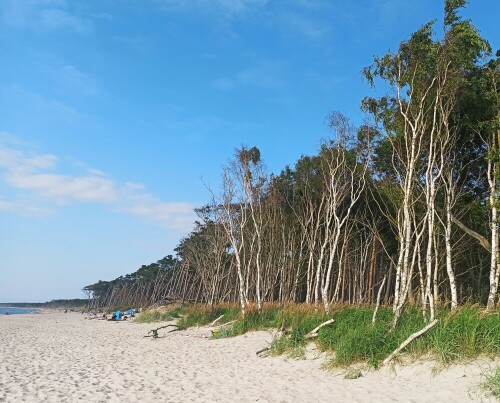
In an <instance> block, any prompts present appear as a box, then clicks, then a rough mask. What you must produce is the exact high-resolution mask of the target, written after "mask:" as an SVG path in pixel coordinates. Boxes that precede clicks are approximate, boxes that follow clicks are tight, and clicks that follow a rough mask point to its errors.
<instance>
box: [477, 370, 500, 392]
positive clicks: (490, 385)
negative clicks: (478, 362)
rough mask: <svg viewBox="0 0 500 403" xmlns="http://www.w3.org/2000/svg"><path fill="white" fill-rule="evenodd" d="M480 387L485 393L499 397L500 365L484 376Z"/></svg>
mask: <svg viewBox="0 0 500 403" xmlns="http://www.w3.org/2000/svg"><path fill="white" fill-rule="evenodd" d="M481 387H482V389H483V390H484V391H486V393H488V394H490V395H492V396H494V397H496V398H497V399H500V367H498V368H497V369H496V370H495V372H493V373H492V374H490V375H487V376H486V380H485V381H484V382H483V383H482V384H481Z"/></svg>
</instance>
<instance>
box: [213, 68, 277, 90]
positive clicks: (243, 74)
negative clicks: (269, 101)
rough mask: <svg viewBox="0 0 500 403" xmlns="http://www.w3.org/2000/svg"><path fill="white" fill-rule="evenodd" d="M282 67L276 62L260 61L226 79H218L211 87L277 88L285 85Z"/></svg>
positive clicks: (227, 88)
mask: <svg viewBox="0 0 500 403" xmlns="http://www.w3.org/2000/svg"><path fill="white" fill-rule="evenodd" d="M284 70H285V68H284V66H283V64H281V63H278V62H272V61H261V62H258V63H256V64H254V65H253V66H249V67H247V68H245V69H242V70H241V71H239V72H237V73H236V74H234V75H232V76H228V77H219V78H217V79H216V80H214V81H213V82H212V86H213V87H215V88H217V89H220V90H232V89H235V88H240V87H257V88H279V87H283V86H284V85H285V81H284V79H283V76H284Z"/></svg>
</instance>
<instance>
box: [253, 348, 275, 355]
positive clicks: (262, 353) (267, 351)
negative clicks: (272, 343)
mask: <svg viewBox="0 0 500 403" xmlns="http://www.w3.org/2000/svg"><path fill="white" fill-rule="evenodd" d="M269 351H271V347H265V348H263V349H262V350H259V351H257V352H256V353H255V354H257V355H258V356H259V357H265V356H267V355H268V354H269Z"/></svg>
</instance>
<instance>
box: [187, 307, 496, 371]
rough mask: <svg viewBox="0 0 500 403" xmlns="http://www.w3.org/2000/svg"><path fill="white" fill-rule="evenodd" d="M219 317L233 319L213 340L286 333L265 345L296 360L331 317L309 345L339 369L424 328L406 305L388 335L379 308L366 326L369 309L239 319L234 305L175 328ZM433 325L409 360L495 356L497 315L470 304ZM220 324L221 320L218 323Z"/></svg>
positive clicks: (278, 311) (271, 310) (199, 310)
mask: <svg viewBox="0 0 500 403" xmlns="http://www.w3.org/2000/svg"><path fill="white" fill-rule="evenodd" d="M221 314H224V320H223V321H222V322H226V321H230V320H236V322H235V323H234V324H233V325H232V326H228V327H223V328H221V329H220V330H219V331H218V332H217V333H215V334H214V336H213V337H214V338H224V337H234V336H238V335H241V334H244V333H246V332H248V331H252V330H266V329H280V328H281V329H286V334H285V335H284V336H282V337H280V338H276V339H274V340H273V341H272V343H271V351H272V353H273V354H278V355H279V354H289V355H292V356H295V357H298V356H301V355H302V354H303V351H304V347H305V345H306V343H307V340H306V338H305V336H306V335H307V334H308V333H309V332H310V331H311V330H312V329H314V328H315V327H316V326H318V325H319V324H321V323H323V322H325V321H326V320H328V319H332V318H333V319H334V320H335V322H334V323H333V325H331V326H325V327H323V328H321V329H320V331H319V336H318V338H317V339H315V340H314V341H315V342H316V343H317V345H318V347H319V348H320V349H321V350H323V351H331V352H334V353H335V354H334V358H333V359H332V360H331V362H330V363H329V365H330V366H332V367H345V366H348V365H352V364H355V363H360V362H363V363H368V364H369V365H371V366H373V367H374V368H377V367H378V366H379V365H380V363H381V362H382V361H383V360H384V359H385V358H386V357H387V356H388V355H389V354H390V353H391V352H393V351H394V350H395V349H396V348H397V347H398V346H399V345H400V344H401V343H402V342H403V341H405V340H406V339H407V338H408V337H409V336H410V335H411V334H413V333H415V332H417V331H419V330H421V329H422V328H423V327H425V325H426V322H425V321H424V319H423V316H422V311H421V310H419V309H417V308H414V307H408V308H407V309H406V311H405V312H404V314H403V316H402V317H401V320H400V322H399V324H398V326H397V328H396V329H395V330H394V331H391V330H390V328H391V320H392V310H391V309H390V308H389V307H382V308H381V309H380V310H379V313H378V316H377V320H376V322H375V324H374V325H372V323H371V321H372V315H373V307H370V306H358V307H352V306H351V307H345V306H338V307H336V308H335V309H334V310H333V311H332V312H331V313H330V314H329V315H326V314H325V313H324V312H322V311H317V310H316V309H315V308H314V307H313V306H310V305H304V304H303V305H292V304H290V305H287V306H281V307H280V306H278V305H271V304H269V306H268V307H267V308H265V309H264V310H263V312H262V313H258V312H257V311H250V312H249V313H248V315H247V316H246V317H245V318H244V319H243V318H241V317H240V316H239V313H238V308H237V306H232V307H231V306H230V305H226V306H219V307H215V308H213V309H209V308H207V307H199V306H194V307H192V308H189V309H187V310H186V311H184V315H185V316H184V317H183V318H182V319H181V320H180V321H179V325H180V326H183V327H185V326H195V325H203V324H208V323H210V322H211V321H213V320H215V319H216V318H217V317H218V316H220V315H221ZM438 317H439V323H438V325H437V326H435V327H434V328H433V329H431V330H430V331H428V332H427V333H425V334H423V335H422V336H420V337H418V338H417V339H415V340H413V341H412V342H411V343H410V345H408V346H407V347H406V349H405V350H404V353H406V354H409V355H411V356H413V357H419V356H422V355H426V354H430V355H432V356H434V357H435V358H436V359H437V360H438V361H439V362H442V363H445V364H448V363H451V362H454V361H455V362H456V361H460V360H465V359H473V358H477V357H478V356H480V355H489V356H498V355H500V313H499V312H495V313H493V314H490V315H484V313H483V312H482V311H481V310H480V309H479V308H478V307H475V306H469V307H465V308H462V309H461V310H460V311H458V312H455V313H452V314H450V313H449V312H448V311H447V310H443V311H441V312H440V313H439V315H438ZM219 323H221V322H219Z"/></svg>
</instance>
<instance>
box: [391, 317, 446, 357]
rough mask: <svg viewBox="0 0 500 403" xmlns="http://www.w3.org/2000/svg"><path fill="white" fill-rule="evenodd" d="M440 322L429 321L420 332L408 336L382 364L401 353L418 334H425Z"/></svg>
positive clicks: (435, 320)
mask: <svg viewBox="0 0 500 403" xmlns="http://www.w3.org/2000/svg"><path fill="white" fill-rule="evenodd" d="M437 323H438V320H437V319H434V320H433V321H432V322H431V323H429V324H428V325H427V326H426V327H424V328H423V329H422V330H419V331H418V332H415V333H413V334H412V335H410V337H408V338H407V339H406V340H405V341H404V342H402V343H401V345H400V346H399V347H398V348H397V349H396V350H394V351H393V352H392V353H391V354H390V355H389V357H387V358H386V359H385V360H384V362H383V363H382V365H386V364H387V363H388V362H390V361H391V360H392V359H393V358H394V357H395V356H396V355H397V354H399V352H400V351H401V350H402V349H403V348H405V347H406V346H407V345H408V344H410V343H411V342H412V341H413V340H415V339H416V338H417V337H418V336H421V335H423V334H424V333H425V332H427V331H428V330H430V329H432V328H433V327H434V326H436V324H437Z"/></svg>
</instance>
